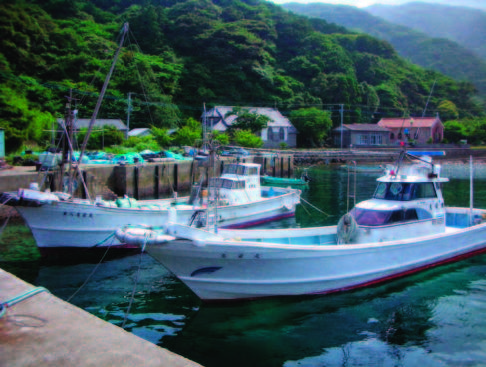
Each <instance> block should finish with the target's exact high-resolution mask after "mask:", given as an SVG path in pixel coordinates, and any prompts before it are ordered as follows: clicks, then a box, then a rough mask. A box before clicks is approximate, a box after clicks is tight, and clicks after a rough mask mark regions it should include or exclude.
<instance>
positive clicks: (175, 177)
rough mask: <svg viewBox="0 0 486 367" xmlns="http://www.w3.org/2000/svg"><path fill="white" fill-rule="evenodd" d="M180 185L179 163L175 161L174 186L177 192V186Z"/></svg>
mask: <svg viewBox="0 0 486 367" xmlns="http://www.w3.org/2000/svg"><path fill="white" fill-rule="evenodd" d="M178 186H179V165H178V164H177V163H174V186H173V190H174V191H175V192H177V188H178Z"/></svg>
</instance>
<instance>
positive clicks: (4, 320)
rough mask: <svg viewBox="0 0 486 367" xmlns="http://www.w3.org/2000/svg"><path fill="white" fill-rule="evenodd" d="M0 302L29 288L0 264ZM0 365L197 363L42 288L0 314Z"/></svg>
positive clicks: (30, 287)
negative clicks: (40, 291)
mask: <svg viewBox="0 0 486 367" xmlns="http://www.w3.org/2000/svg"><path fill="white" fill-rule="evenodd" d="M0 285H1V286H0V302H1V303H3V302H6V301H7V300H10V299H12V298H13V297H16V296H18V295H19V294H23V293H24V292H26V291H29V290H31V289H32V288H33V286H32V285H30V284H28V283H25V282H24V281H22V280H20V279H19V278H16V277H15V276H13V275H12V274H9V273H7V272H5V271H4V270H2V269H0ZM0 366H9V367H17V366H36V367H41V366H46V367H47V366H49V367H55V366H59V367H61V366H62V367H67V366H76V367H78V366H84V367H87V366H93V367H104V366H117V367H121V366H130V367H132V366H154V367H155V366H157V367H160V366H175V367H178V366H189V367H190V366H200V365H199V364H197V363H195V362H192V361H190V360H188V359H186V358H184V357H181V356H179V355H177V354H175V353H172V352H170V351H168V350H166V349H163V348H160V347H158V346H156V345H154V344H152V343H150V342H148V341H145V340H143V339H141V338H139V337H137V336H135V335H133V334H131V333H128V332H126V331H124V330H123V329H121V328H119V327H117V326H115V325H112V324H110V323H108V322H105V321H103V320H101V319H99V318H97V317H95V316H93V315H91V314H89V313H88V312H86V311H84V310H81V309H79V308H77V307H75V306H73V305H71V304H69V303H67V302H64V301H62V300H61V299H59V298H57V297H55V296H54V295H52V294H50V293H47V292H42V293H38V294H36V295H34V296H32V297H30V298H28V299H26V300H23V301H21V302H19V303H17V304H15V305H13V306H12V307H9V308H7V311H6V314H5V315H4V316H3V317H1V318H0Z"/></svg>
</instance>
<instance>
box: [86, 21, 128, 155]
mask: <svg viewBox="0 0 486 367" xmlns="http://www.w3.org/2000/svg"><path fill="white" fill-rule="evenodd" d="M127 33H128V23H125V24H124V25H123V29H122V36H121V39H120V43H119V45H118V48H117V50H116V52H115V56H114V57H113V62H112V64H111V68H110V71H109V73H108V75H107V76H106V78H105V82H104V84H103V87H102V88H101V92H100V95H99V97H98V102H97V103H96V107H95V109H94V111H93V115H92V116H91V120H90V122H89V126H88V131H87V133H86V136H85V137H84V141H83V144H82V145H81V152H80V154H79V160H78V162H79V163H80V162H81V159H82V158H83V154H84V152H85V150H86V145H87V144H88V140H89V137H90V135H91V131H92V130H93V126H94V124H95V122H96V117H97V116H98V111H99V110H100V107H101V102H102V101H103V97H104V96H105V92H106V88H107V87H108V83H109V82H110V78H111V75H112V74H113V71H114V70H115V65H116V61H117V60H118V56H119V55H120V51H121V48H122V46H123V43H124V42H125V36H126V35H127Z"/></svg>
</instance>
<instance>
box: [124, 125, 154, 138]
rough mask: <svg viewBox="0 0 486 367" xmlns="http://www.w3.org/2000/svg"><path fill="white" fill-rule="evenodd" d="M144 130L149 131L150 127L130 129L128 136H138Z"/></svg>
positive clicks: (144, 131)
mask: <svg viewBox="0 0 486 367" xmlns="http://www.w3.org/2000/svg"><path fill="white" fill-rule="evenodd" d="M146 132H150V129H149V128H148V127H141V128H137V129H132V130H130V131H129V132H128V136H139V135H142V134H144V133H146Z"/></svg>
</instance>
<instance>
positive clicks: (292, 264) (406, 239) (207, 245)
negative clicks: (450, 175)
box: [117, 152, 486, 301]
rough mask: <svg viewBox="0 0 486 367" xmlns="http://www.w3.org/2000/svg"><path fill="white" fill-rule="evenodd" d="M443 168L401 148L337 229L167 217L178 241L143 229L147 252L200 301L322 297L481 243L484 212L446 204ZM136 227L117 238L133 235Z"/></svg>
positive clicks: (456, 255) (463, 253)
mask: <svg viewBox="0 0 486 367" xmlns="http://www.w3.org/2000/svg"><path fill="white" fill-rule="evenodd" d="M447 181H448V179H446V178H442V177H441V176H440V166H439V165H437V164H433V163H432V160H431V159H430V157H423V158H422V157H420V156H412V155H410V154H408V153H406V152H403V153H402V154H401V155H400V159H399V160H398V162H397V164H396V165H393V166H389V167H387V169H386V172H385V175H384V176H382V177H380V178H378V186H377V188H376V191H375V193H374V195H373V197H372V198H371V199H370V200H366V201H363V202H361V203H358V204H357V205H355V207H354V208H353V209H352V210H351V211H350V212H349V213H347V214H345V215H344V216H343V217H342V218H341V219H340V221H339V223H338V225H337V226H330V227H318V228H299V229H285V230H283V229H265V230H251V229H250V230H239V231H235V230H217V231H208V230H202V229H199V228H193V227H189V226H183V225H177V224H169V225H168V226H167V228H166V233H168V234H170V235H172V236H174V237H175V238H176V239H175V240H174V241H171V242H168V243H165V244H161V243H160V242H159V241H158V240H157V238H156V235H157V232H149V231H147V230H146V231H145V233H144V238H145V239H144V241H140V237H138V240H139V242H138V243H141V244H142V245H143V246H145V249H146V251H147V252H148V253H149V254H150V255H151V256H152V257H154V258H155V259H157V260H158V261H159V262H161V263H162V264H163V265H164V266H165V267H167V268H168V269H169V270H170V271H172V272H173V273H174V274H175V275H176V276H177V277H178V278H179V279H180V280H181V281H182V282H184V283H185V284H186V285H187V286H188V287H189V288H190V289H191V290H192V291H193V292H194V293H195V294H196V295H198V296H199V297H200V298H201V299H202V300H205V301H213V300H234V299H252V298H259V297H271V296H291V295H308V294H323V293H330V292H337V291H344V290H350V289H353V288H358V287H364V286H369V285H372V284H375V283H378V282H382V281H385V280H389V279H392V278H396V277H400V276H404V275H407V274H410V273H413V272H417V271H420V270H423V269H427V268H429V267H432V266H437V265H440V264H443V263H447V262H451V261H455V260H459V259H462V258H465V257H467V256H472V255H474V254H477V253H480V252H483V251H485V250H486V222H485V218H486V211H485V210H482V209H473V208H472V205H471V207H470V208H446V207H445V206H444V199H443V197H442V192H441V185H442V183H444V182H447ZM134 231H135V229H133V228H125V229H120V230H119V231H118V232H117V236H119V237H120V238H122V236H125V237H130V235H131V236H132V237H131V238H132V239H133V240H134V241H133V243H135V242H136V241H135V239H137V237H136V236H135V234H136V233H135V232H134Z"/></svg>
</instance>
